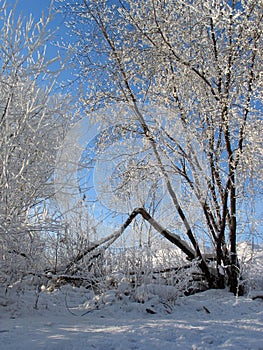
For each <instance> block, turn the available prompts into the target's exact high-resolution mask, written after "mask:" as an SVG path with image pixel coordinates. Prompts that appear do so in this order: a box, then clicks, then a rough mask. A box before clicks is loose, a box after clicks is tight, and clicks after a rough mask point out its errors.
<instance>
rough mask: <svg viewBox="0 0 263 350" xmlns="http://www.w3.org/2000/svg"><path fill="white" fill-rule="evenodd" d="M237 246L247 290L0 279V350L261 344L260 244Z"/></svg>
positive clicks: (262, 349) (262, 347)
mask: <svg viewBox="0 0 263 350" xmlns="http://www.w3.org/2000/svg"><path fill="white" fill-rule="evenodd" d="M241 248H242V250H241V252H240V256H241V257H242V259H243V261H247V262H248V265H244V266H246V268H245V270H244V276H245V278H246V279H247V280H246V281H247V285H249V286H250V289H249V290H248V291H247V294H246V296H244V297H237V298H236V297H235V296H234V295H233V294H231V293H229V292H228V291H227V290H208V291H205V292H202V293H198V294H195V295H191V296H179V295H178V293H177V292H176V291H175V290H174V287H171V286H164V285H158V284H157V285H154V284H147V283H145V284H144V285H141V286H139V287H137V289H133V291H132V293H131V291H129V290H128V289H129V288H128V285H127V283H126V284H125V283H120V284H119V285H118V286H117V287H116V286H115V287H112V288H115V289H111V290H108V289H105V290H104V291H103V293H101V292H102V291H98V290H94V291H91V290H89V289H86V288H84V287H80V288H77V287H75V288H74V287H72V286H70V285H64V286H60V288H58V289H52V290H49V289H48V288H47V287H44V286H42V287H41V288H36V287H34V288H36V289H35V290H34V289H33V288H32V285H33V284H34V283H33V282H32V281H33V280H31V281H30V280H26V279H25V280H23V281H20V282H17V283H15V284H13V285H12V286H8V287H5V286H0V350H28V349H42V350H43V349H46V350H52V349H56V350H86V349H87V350H92V349H97V350H135V349H138V350H159V349H169V350H173V349H183V350H184V349H186V350H187V349H191V350H193V349H200V350H205V349H222V350H225V349H235V350H239V349H240V350H244V349H248V350H263V277H262V276H263V274H262V271H263V264H262V262H263V249H262V248H260V249H259V248H258V249H257V251H256V253H253V252H252V250H251V249H250V250H249V249H247V248H248V247H247V245H245V246H244V247H242V246H241ZM37 285H38V284H35V286H37ZM256 296H257V298H255V297H256Z"/></svg>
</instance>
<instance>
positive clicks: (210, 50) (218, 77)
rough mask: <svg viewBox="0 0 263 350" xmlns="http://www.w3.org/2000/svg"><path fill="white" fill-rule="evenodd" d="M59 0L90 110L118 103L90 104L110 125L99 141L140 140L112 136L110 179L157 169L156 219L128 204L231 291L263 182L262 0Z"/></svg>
mask: <svg viewBox="0 0 263 350" xmlns="http://www.w3.org/2000/svg"><path fill="white" fill-rule="evenodd" d="M59 2H60V3H61V6H62V8H64V10H66V11H67V13H68V15H69V16H70V17H69V18H70V19H69V22H68V24H69V27H70V30H72V32H74V35H76V37H77V38H78V45H77V54H76V59H75V64H76V67H77V68H78V69H79V73H80V75H79V79H80V81H81V82H82V84H83V87H86V89H85V88H84V93H83V96H82V98H83V102H84V103H85V106H86V107H87V112H91V111H93V110H99V107H103V108H104V107H105V106H108V105H112V106H114V104H115V105H116V103H117V102H118V103H120V102H121V103H123V104H124V105H123V106H122V107H121V108H122V109H121V112H120V109H118V108H116V110H115V113H114V112H112V114H111V115H110V116H109V115H108V116H107V115H106V118H105V114H103V113H101V114H100V113H99V112H98V113H97V115H98V119H99V116H100V115H102V116H104V117H102V118H100V119H101V120H100V123H102V124H103V125H104V126H105V127H110V132H109V135H108V136H109V137H108V138H107V137H105V134H104V135H102V139H101V143H100V142H98V143H97V147H98V148H100V151H101V150H104V149H105V147H106V148H107V147H109V144H110V142H109V139H112V138H114V137H115V140H114V141H113V142H119V141H120V139H122V140H124V141H125V145H128V146H127V147H129V146H130V149H132V148H131V147H134V145H135V144H137V145H138V147H137V149H133V151H131V152H130V153H129V152H127V147H126V146H125V147H123V148H122V147H119V148H118V155H119V157H120V155H121V154H122V149H123V150H124V151H123V154H122V157H120V158H119V162H118V164H119V166H118V167H117V166H116V170H115V172H114V177H111V184H112V186H113V187H114V184H115V191H117V192H118V191H119V192H120V193H121V195H122V196H124V195H125V193H126V195H127V196H128V195H129V194H130V192H129V191H130V188H131V187H130V184H134V183H138V181H139V182H140V181H145V184H146V183H147V181H148V182H149V183H150V182H151V180H152V179H153V178H154V181H152V183H153V182H154V184H155V190H153V191H155V193H156V194H157V195H158V190H157V189H158V188H160V187H158V186H163V185H164V188H165V190H164V191H163V190H162V191H160V192H161V195H160V196H161V197H159V202H163V203H164V204H163V207H164V208H165V210H163V212H160V214H159V216H157V217H158V221H159V222H161V223H163V226H160V225H159V224H158V223H157V222H156V221H155V220H153V219H152V218H151V217H149V216H147V215H148V213H147V210H149V207H148V205H149V202H147V200H145V202H143V203H142V204H141V206H142V207H143V209H141V210H139V211H138V210H137V211H136V213H135V212H133V214H132V215H134V214H135V215H137V213H140V214H142V215H143V217H144V218H145V219H147V220H149V221H150V222H152V223H153V224H154V227H155V228H157V229H158V230H159V231H161V232H162V233H165V235H166V237H167V238H168V239H169V240H171V241H173V243H175V244H176V245H178V246H179V247H180V248H181V249H183V250H184V252H185V253H186V255H187V256H188V258H189V259H194V258H196V257H197V258H198V259H199V262H200V267H201V269H202V271H203V273H204V274H205V276H206V279H207V281H208V282H209V285H210V287H224V286H225V285H226V284H228V285H229V286H230V290H231V291H232V292H234V293H237V292H238V290H237V289H238V278H239V263H238V256H237V249H236V244H237V237H238V233H239V230H240V228H241V227H243V225H244V224H245V223H244V220H243V217H242V204H243V203H244V198H246V199H245V200H246V201H247V202H248V203H249V202H250V201H254V200H255V198H253V197H252V196H251V193H252V192H253V193H256V192H257V194H259V195H261V194H262V186H261V185H262V183H261V180H262V167H261V166H260V164H261V162H262V143H261V142H260V141H259V138H258V135H259V134H258V133H259V132H260V130H261V131H262V71H261V69H262V16H263V12H262V2H261V1H254V0H242V1H214V0H206V1H203V0H202V1H200V0H194V1H177V0H175V1H173V0H169V1H159V0H153V1H148V0H145V1H135V2H134V1H130V0H124V1H122V0H118V1H106V0H96V1H95V0H94V1H93V0H81V1H78V2H77V3H76V2H74V1H63V0H60V1H59ZM112 110H113V111H114V107H113V108H112ZM114 131H116V132H115V135H116V136H112V135H114ZM120 131H121V132H122V137H120ZM116 140H117V141H116ZM115 155H117V153H116V154H115ZM113 158H114V159H115V161H116V159H117V158H116V157H113V156H112V159H113ZM136 164H137V165H136ZM145 179H146V180H145ZM160 184H161V185H160ZM252 184H253V186H252ZM156 185H157V187H156ZM252 187H253V191H252V192H249V191H251V190H252ZM255 189H256V191H255ZM125 191H126V192H125ZM117 192H116V193H117ZM164 192H165V194H164ZM116 193H115V194H116ZM133 196H134V197H136V193H133ZM114 198H115V199H116V198H117V195H116V196H115V197H114ZM120 203H123V202H121V201H120ZM131 203H132V202H131ZM248 205H249V204H248ZM162 213H163V214H162ZM155 214H156V215H157V212H156V211H155ZM132 217H133V216H132ZM151 220H152V221H151ZM158 225H159V226H158ZM162 227H168V228H169V227H170V228H172V229H173V230H175V232H176V234H172V233H171V232H170V231H168V230H167V231H166V230H163V229H162ZM203 237H206V238H207V240H208V244H209V245H210V246H211V247H212V248H213V252H214V254H215V258H216V269H215V270H214V269H212V268H211V266H210V264H209V263H208V261H207V260H206V256H205V254H204V253H205V252H204V250H203V249H202V245H201V242H202V240H203Z"/></svg>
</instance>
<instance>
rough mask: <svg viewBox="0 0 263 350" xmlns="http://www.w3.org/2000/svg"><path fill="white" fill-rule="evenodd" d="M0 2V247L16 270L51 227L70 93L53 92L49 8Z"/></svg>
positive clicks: (38, 253) (38, 251) (37, 251)
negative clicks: (25, 10)
mask: <svg viewBox="0 0 263 350" xmlns="http://www.w3.org/2000/svg"><path fill="white" fill-rule="evenodd" d="M1 3H2V5H3V6H2V8H1V12H0V28H1V29H0V251H1V260H2V262H3V264H4V267H3V268H2V272H4V271H5V269H7V272H8V273H9V274H10V273H11V272H10V269H12V270H13V272H14V274H15V273H16V272H17V271H19V270H21V271H22V272H23V271H24V270H25V266H26V265H31V267H32V265H34V264H38V265H39V266H40V264H41V261H42V260H41V259H42V258H41V257H43V255H42V253H43V251H44V246H45V242H44V239H43V237H42V236H41V235H42V232H43V230H44V231H46V230H54V224H55V223H54V222H53V221H52V220H51V218H50V216H49V209H48V203H49V202H48V201H49V200H50V198H52V196H53V195H54V189H53V186H52V176H53V171H54V168H55V159H56V152H57V151H58V149H59V145H60V144H61V141H62V138H63V136H64V135H63V134H64V133H65V130H66V124H67V123H68V114H69V111H70V109H69V107H68V105H69V101H70V98H69V96H67V97H66V96H65V97H63V96H62V95H61V94H59V92H58V86H59V85H58V80H57V79H58V77H59V74H60V72H61V70H62V69H63V62H62V61H61V58H60V56H59V55H58V54H56V53H55V54H53V55H52V54H51V52H54V50H53V51H51V52H50V53H49V54H47V50H48V45H49V50H50V42H51V40H52V37H53V32H52V30H51V29H50V23H51V20H52V14H51V13H49V15H48V16H47V17H44V15H43V17H42V18H40V19H38V20H37V21H36V20H34V19H33V17H32V16H31V17H30V18H28V19H25V18H22V17H21V16H19V15H18V14H17V13H16V11H15V10H13V9H10V8H8V6H7V5H6V4H5V3H4V2H1ZM20 260H21V261H20ZM19 261H20V262H21V265H20V262H19ZM21 271H20V272H21Z"/></svg>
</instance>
